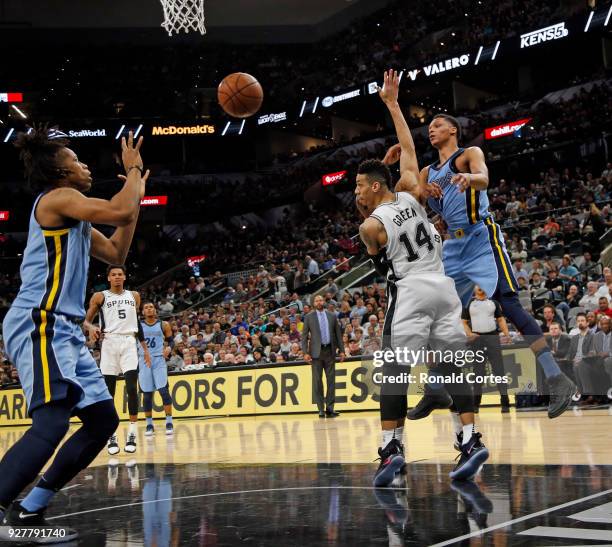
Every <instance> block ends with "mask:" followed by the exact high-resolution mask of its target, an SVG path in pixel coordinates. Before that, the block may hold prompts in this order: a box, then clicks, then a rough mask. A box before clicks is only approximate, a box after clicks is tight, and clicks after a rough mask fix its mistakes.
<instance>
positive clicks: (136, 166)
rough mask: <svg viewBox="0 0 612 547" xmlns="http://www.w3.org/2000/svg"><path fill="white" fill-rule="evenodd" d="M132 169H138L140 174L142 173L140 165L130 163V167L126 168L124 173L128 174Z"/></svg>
mask: <svg viewBox="0 0 612 547" xmlns="http://www.w3.org/2000/svg"><path fill="white" fill-rule="evenodd" d="M132 169H138V170H139V171H140V174H141V175H142V167H140V166H138V165H132V167H130V168H128V170H127V171H126V173H125V174H126V175H129V174H130V171H131V170H132Z"/></svg>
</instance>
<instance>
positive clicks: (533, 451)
mask: <svg viewBox="0 0 612 547" xmlns="http://www.w3.org/2000/svg"><path fill="white" fill-rule="evenodd" d="M174 423H175V432H174V435H173V436H171V437H167V436H166V435H165V433H164V422H163V421H156V422H155V424H156V428H157V431H156V433H155V436H154V437H145V436H144V421H141V422H140V427H139V434H138V450H137V451H136V453H135V454H127V453H125V452H124V451H123V444H124V442H125V436H126V432H127V423H126V422H122V423H121V425H120V426H119V431H118V435H119V440H120V446H121V448H122V451H121V452H120V453H119V454H118V455H117V456H116V457H117V458H118V459H119V460H120V461H123V460H126V461H127V460H135V461H136V462H137V463H176V464H179V463H224V464H245V463H248V464H266V463H369V462H372V460H374V459H375V458H376V457H377V454H376V449H377V447H378V443H379V437H380V425H379V417H378V413H376V412H352V413H349V412H347V413H344V414H342V415H341V416H339V417H338V418H335V419H320V418H318V416H317V415H316V414H314V415H313V414H301V415H279V416H259V417H233V418H228V417H216V418H213V417H211V418H202V419H183V420H175V422H174ZM477 425H478V428H479V430H480V431H481V432H482V433H483V441H484V443H485V444H486V446H487V447H488V448H489V451H490V453H491V457H490V460H489V462H490V463H496V464H552V465H609V464H612V447H611V444H610V439H611V433H610V432H611V431H612V427H611V425H612V409H608V408H606V409H599V410H569V411H567V412H566V413H565V414H563V415H562V416H561V417H559V418H556V419H555V420H549V419H548V418H547V417H546V415H545V413H544V412H520V413H516V412H514V411H512V412H511V413H510V414H505V415H504V414H501V413H500V412H499V409H497V408H484V409H481V412H480V415H479V416H478V418H477ZM76 427H77V426H72V428H71V430H74V429H75V428H76ZM25 430H26V428H25V427H12V428H0V455H3V454H4V453H5V452H6V450H7V449H8V448H9V447H10V446H11V445H12V444H13V443H14V442H15V441H16V440H17V439H18V438H19V437H20V436H21V435H22V434H23V432H24V431H25ZM453 440H454V439H453V429H452V424H451V420H450V417H449V415H448V413H447V412H442V411H439V412H435V413H434V414H433V415H432V416H430V417H429V418H427V419H425V420H420V421H416V422H408V421H407V422H406V434H405V445H406V460H407V461H408V462H416V461H418V462H423V463H428V464H448V463H452V462H453V461H454V458H455V457H456V455H457V453H456V452H455V450H454V449H453V446H452V443H453ZM108 460H109V455H108V454H107V453H106V450H104V451H103V452H102V453H101V454H100V455H99V456H98V457H97V458H96V460H95V461H94V462H93V464H92V465H94V466H95V465H106V464H107V463H108Z"/></svg>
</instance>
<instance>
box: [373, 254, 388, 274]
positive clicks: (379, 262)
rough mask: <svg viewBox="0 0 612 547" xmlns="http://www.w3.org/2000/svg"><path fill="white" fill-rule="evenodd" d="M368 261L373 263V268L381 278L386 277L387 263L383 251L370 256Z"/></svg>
mask: <svg viewBox="0 0 612 547" xmlns="http://www.w3.org/2000/svg"><path fill="white" fill-rule="evenodd" d="M370 259H371V260H372V262H373V263H374V268H375V269H376V271H377V272H378V273H379V275H382V276H383V277H387V272H388V271H389V262H388V261H387V257H386V256H385V251H384V250H380V251H379V252H378V254H376V255H374V256H372V255H370Z"/></svg>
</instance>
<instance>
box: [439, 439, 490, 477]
mask: <svg viewBox="0 0 612 547" xmlns="http://www.w3.org/2000/svg"><path fill="white" fill-rule="evenodd" d="M481 437H482V435H481V434H480V433H473V434H472V438H471V439H470V440H469V441H468V442H467V443H466V444H464V445H462V446H461V454H459V456H457V458H458V459H459V462H458V463H457V465H456V466H455V469H453V470H452V471H451V472H450V473H449V475H448V476H449V477H450V478H451V479H453V480H459V481H467V480H470V479H472V478H473V477H474V475H476V473H478V470H479V469H480V466H481V465H482V464H483V463H484V462H485V461H486V460H487V459H488V458H489V451H488V450H487V447H486V446H485V445H484V444H482V443H481V442H480V438H481Z"/></svg>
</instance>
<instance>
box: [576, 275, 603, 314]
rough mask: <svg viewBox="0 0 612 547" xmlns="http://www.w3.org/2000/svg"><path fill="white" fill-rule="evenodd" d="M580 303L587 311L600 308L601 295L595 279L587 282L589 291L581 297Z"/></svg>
mask: <svg viewBox="0 0 612 547" xmlns="http://www.w3.org/2000/svg"><path fill="white" fill-rule="evenodd" d="M578 305H579V306H581V307H583V308H584V309H586V310H587V311H593V310H596V309H597V308H599V296H598V295H597V283H596V282H595V281H589V282H588V283H587V292H586V294H585V295H584V296H583V297H582V298H581V299H580V302H578Z"/></svg>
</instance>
